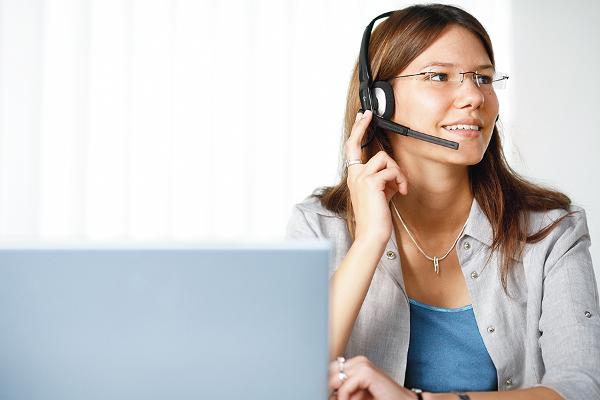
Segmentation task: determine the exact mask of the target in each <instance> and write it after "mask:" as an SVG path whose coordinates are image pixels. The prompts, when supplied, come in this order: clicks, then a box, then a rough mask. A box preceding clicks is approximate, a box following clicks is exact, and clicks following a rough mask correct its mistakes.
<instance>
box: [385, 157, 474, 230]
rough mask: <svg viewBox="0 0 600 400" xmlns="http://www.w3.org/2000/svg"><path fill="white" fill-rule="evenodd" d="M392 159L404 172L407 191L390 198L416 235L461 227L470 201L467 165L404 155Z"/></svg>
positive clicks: (471, 195) (471, 197)
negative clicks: (403, 194)
mask: <svg viewBox="0 0 600 400" xmlns="http://www.w3.org/2000/svg"><path fill="white" fill-rule="evenodd" d="M396 162H398V164H399V166H400V168H401V169H402V170H403V171H404V172H405V173H406V174H407V177H408V194H407V195H405V196H402V195H396V196H395V197H394V198H393V199H392V201H393V202H394V204H395V205H396V208H397V209H398V211H399V212H400V214H401V215H402V219H403V220H404V221H405V222H406V224H407V225H408V226H409V227H412V228H413V229H416V230H417V231H418V232H419V233H420V236H422V235H427V234H431V235H439V234H450V233H452V232H454V233H455V232H456V231H457V229H460V228H462V226H463V225H464V223H465V221H466V219H467V217H468V215H469V211H470V209H471V204H472V202H473V194H472V193H471V188H470V184H469V176H468V170H467V167H466V166H462V165H461V166H458V165H457V166H453V165H451V166H449V165H448V164H440V163H437V162H431V161H428V160H425V161H424V160H418V161H413V160H411V159H410V157H407V156H406V155H403V156H402V157H399V159H398V160H396Z"/></svg>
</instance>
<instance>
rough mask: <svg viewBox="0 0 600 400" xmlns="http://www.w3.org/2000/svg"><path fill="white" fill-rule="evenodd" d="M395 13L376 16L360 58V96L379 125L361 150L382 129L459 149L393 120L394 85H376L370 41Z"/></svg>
mask: <svg viewBox="0 0 600 400" xmlns="http://www.w3.org/2000/svg"><path fill="white" fill-rule="evenodd" d="M392 13H393V11H389V12H386V13H384V14H381V15H379V16H377V17H375V18H374V19H373V20H372V21H371V22H370V23H369V25H367V28H366V29H365V32H364V33H363V37H362V42H361V45H360V54H359V56H358V80H359V84H360V86H359V88H358V94H359V97H360V104H361V106H362V109H363V110H371V111H373V119H372V121H371V122H372V123H374V124H375V126H374V133H373V135H372V136H371V138H369V139H368V140H367V142H366V143H365V144H363V145H362V146H361V148H364V147H366V146H367V145H368V144H369V143H370V142H371V141H372V140H373V138H374V137H375V136H376V135H377V129H378V128H381V129H387V130H390V131H392V132H396V133H399V134H400V135H404V136H410V137H413V138H415V139H420V140H424V141H426V142H429V143H433V144H439V145H440V146H444V147H448V148H451V149H454V150H457V149H458V143H457V142H453V141H451V140H446V139H442V138H439V137H437V136H433V135H428V134H426V133H422V132H418V131H414V130H412V129H410V128H409V127H406V126H404V125H400V124H397V123H395V122H393V121H391V120H390V118H391V117H392V115H394V104H395V100H394V91H393V89H392V85H390V83H389V82H387V81H376V82H375V83H372V79H371V68H370V66H369V41H370V39H371V31H372V30H373V25H374V24H375V21H377V20H378V19H380V18H385V17H389V16H390V15H391V14H392Z"/></svg>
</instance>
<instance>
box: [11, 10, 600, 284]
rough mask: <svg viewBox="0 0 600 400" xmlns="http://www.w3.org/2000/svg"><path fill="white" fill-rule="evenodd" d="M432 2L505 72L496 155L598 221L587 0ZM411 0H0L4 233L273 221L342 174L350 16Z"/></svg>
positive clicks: (221, 231)
mask: <svg viewBox="0 0 600 400" xmlns="http://www.w3.org/2000/svg"><path fill="white" fill-rule="evenodd" d="M446 3H450V4H455V5H458V6H460V7H462V8H464V9H466V10H467V11H469V12H471V13H472V14H473V15H475V17H477V18H478V19H479V20H480V21H481V22H482V23H483V24H484V26H485V27H486V28H487V30H488V32H489V33H490V36H491V37H492V41H493V43H494V47H495V53H496V64H497V69H498V70H499V71H502V72H505V73H507V74H508V75H510V80H509V81H508V86H507V89H505V90H504V91H503V92H502V93H500V94H499V97H500V115H501V117H500V118H501V126H502V133H503V135H504V141H505V148H506V153H507V156H508V158H509V161H510V163H511V165H512V166H513V167H514V168H515V169H516V170H517V171H519V172H520V173H522V174H523V175H525V176H527V177H529V178H531V179H533V180H535V181H536V182H539V183H544V184H546V185H550V186H552V187H555V188H558V189H560V190H562V191H564V192H565V193H567V194H568V195H569V196H570V197H571V199H572V200H573V202H574V203H575V204H578V205H581V206H583V207H585V208H586V210H587V215H588V223H589V225H590V229H591V233H592V239H596V238H598V239H597V240H600V202H599V201H598V200H597V199H598V197H599V196H600V185H599V182H600V179H599V178H598V175H599V174H600V161H599V157H598V151H599V150H600V139H599V136H600V128H599V127H598V124H597V122H596V120H595V117H596V115H597V114H598V112H599V111H598V110H599V109H600V107H599V106H600V101H599V100H598V96H599V94H600V79H597V77H596V75H597V73H596V69H597V66H598V64H599V63H600V52H599V50H600V39H598V38H600V25H599V24H597V15H599V14H600V2H596V1H591V0H590V1H585V0H579V1H574V2H569V3H567V2H564V1H542V0H532V1H527V2H520V1H509V0H503V1H500V0H493V1H485V2H482V1H475V0H473V1H455V2H446ZM410 4H412V2H406V1H377V2H364V1H349V0H335V1H334V0H303V1H301V0H295V1H291V0H289V1H280V0H279V1H278V0H236V1H234V0H230V1H216V0H213V1H200V0H137V1H135V0H45V1H44V0H1V1H0V241H13V240H27V241H31V240H33V241H36V240H45V241H46V240H50V241H61V240H73V239H75V240H85V241H140V240H169V241H170V240H182V241H211V242H213V241H240V240H244V241H245V240H277V239H281V238H282V237H283V233H284V229H285V225H286V223H287V219H288V217H289V215H290V212H291V209H292V206H293V204H294V203H297V202H300V201H302V200H303V199H304V198H305V197H306V196H308V195H309V194H310V193H311V192H312V191H313V190H314V189H315V188H316V187H318V186H323V185H332V184H334V183H336V182H337V181H338V179H339V175H338V174H339V164H340V146H341V143H340V139H341V135H342V119H343V111H344V104H345V98H346V90H347V86H348V82H349V78H350V74H351V71H352V67H353V64H354V63H355V61H356V58H357V55H358V50H359V45H360V38H361V35H362V32H363V30H364V27H365V26H366V25H367V23H368V22H369V21H370V20H371V19H372V18H373V17H374V16H376V15H378V14H379V13H381V12H384V11H389V10H393V9H398V8H402V7H405V6H408V5H410ZM599 251H600V247H598V246H597V245H593V246H592V254H593V255H594V260H595V265H596V272H597V274H598V276H600V274H599V272H598V271H599V270H600V266H599V264H600V255H599V254H598V252H599Z"/></svg>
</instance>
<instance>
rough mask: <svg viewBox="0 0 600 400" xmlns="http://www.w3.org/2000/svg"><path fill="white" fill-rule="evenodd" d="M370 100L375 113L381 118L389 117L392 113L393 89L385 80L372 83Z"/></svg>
mask: <svg viewBox="0 0 600 400" xmlns="http://www.w3.org/2000/svg"><path fill="white" fill-rule="evenodd" d="M371 93H372V101H373V110H375V114H377V115H379V116H380V117H381V118H385V119H391V118H392V116H393V115H394V106H395V103H396V102H395V100H394V90H393V89H392V85H390V83H389V82H387V81H377V82H375V83H374V84H373V91H372V92H371Z"/></svg>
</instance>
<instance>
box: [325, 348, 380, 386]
mask: <svg viewBox="0 0 600 400" xmlns="http://www.w3.org/2000/svg"><path fill="white" fill-rule="evenodd" d="M369 363H370V361H369V359H368V358H367V357H365V356H356V357H353V358H351V359H349V360H346V361H345V362H344V368H343V369H344V373H345V374H346V375H347V376H350V374H351V373H352V372H351V371H352V370H353V369H354V368H356V367H357V366H359V365H362V364H369ZM342 383H343V381H342V380H341V379H340V367H339V363H338V362H337V361H332V362H330V363H329V379H328V386H329V389H331V390H335V389H338V388H339V387H340V386H341V385H342Z"/></svg>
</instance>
